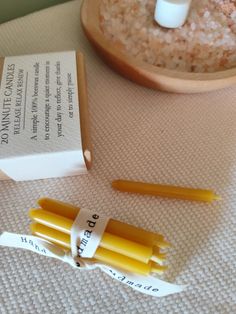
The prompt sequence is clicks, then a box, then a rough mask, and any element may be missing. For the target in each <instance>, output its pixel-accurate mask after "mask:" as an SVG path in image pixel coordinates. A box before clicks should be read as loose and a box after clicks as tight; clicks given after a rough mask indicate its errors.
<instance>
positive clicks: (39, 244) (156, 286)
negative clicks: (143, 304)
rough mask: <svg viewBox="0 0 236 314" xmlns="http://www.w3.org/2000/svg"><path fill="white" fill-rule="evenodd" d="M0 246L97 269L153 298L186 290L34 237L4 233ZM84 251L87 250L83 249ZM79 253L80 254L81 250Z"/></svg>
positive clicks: (0, 237) (77, 266)
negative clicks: (73, 253) (82, 255)
mask: <svg viewBox="0 0 236 314" xmlns="http://www.w3.org/2000/svg"><path fill="white" fill-rule="evenodd" d="M90 215H91V213H90ZM93 215H94V214H93ZM101 221H102V219H101ZM103 223H104V221H103V222H102V223H101V225H102V224H103ZM104 224H105V223H104ZM91 225H92V224H91ZM95 233H96V232H95ZM95 233H94V234H95ZM75 239H77V237H75ZM73 241H74V240H73ZM0 246H8V247H15V248H21V249H26V250H30V251H33V252H35V253H38V254H41V255H44V256H48V257H53V258H57V259H59V260H61V261H63V262H65V263H68V264H69V265H71V266H72V267H75V268H77V269H87V270H89V269H95V268H99V269H101V270H102V271H103V272H105V273H106V274H107V275H109V276H110V277H112V278H113V279H115V280H117V281H119V282H121V283H123V284H125V285H128V286H129V287H131V288H132V289H134V290H136V291H139V292H141V293H144V294H147V295H151V296H155V297H163V296H167V295H170V294H174V293H179V292H181V291H183V290H184V289H185V288H186V286H183V285H175V284H172V283H168V282H165V281H163V280H160V279H158V278H155V277H152V276H141V275H136V274H132V273H129V272H125V271H123V270H120V269H116V268H114V267H110V266H108V265H104V264H102V263H100V262H95V263H94V262H92V260H91V261H89V259H87V258H86V259H85V260H84V259H83V258H81V257H78V256H77V257H76V256H74V257H72V255H71V252H70V251H64V250H63V249H61V248H59V247H58V246H56V245H54V244H52V243H50V242H48V241H46V240H43V239H41V238H38V237H35V236H29V235H21V234H14V233H8V232H4V233H2V234H1V236H0ZM77 246H78V243H77V240H76V241H75V252H76V254H77V253H78V251H77ZM85 251H87V250H86V249H85ZM85 251H84V252H85ZM79 252H80V253H81V250H80V251H79ZM86 254H87V253H86Z"/></svg>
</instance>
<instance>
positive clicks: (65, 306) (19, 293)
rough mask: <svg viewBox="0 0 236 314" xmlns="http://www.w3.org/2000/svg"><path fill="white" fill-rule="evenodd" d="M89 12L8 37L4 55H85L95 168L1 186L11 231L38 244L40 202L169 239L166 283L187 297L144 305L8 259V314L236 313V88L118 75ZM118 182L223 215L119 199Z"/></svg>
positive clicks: (2, 30)
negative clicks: (164, 85) (138, 183)
mask: <svg viewBox="0 0 236 314" xmlns="http://www.w3.org/2000/svg"><path fill="white" fill-rule="evenodd" d="M79 8H80V1H72V2H69V3H66V4H63V5H60V6H56V7H53V8H50V9H46V10H44V11H41V12H38V13H35V14H32V15H29V16H26V17H23V18H21V19H17V20H15V21H11V22H9V23H6V24H2V25H1V26H0V55H19V54H25V53H27V54H28V53H37V52H47V51H60V50H70V49H77V48H80V49H81V50H82V51H83V52H84V53H85V55H86V65H87V73H88V89H89V91H88V92H89V106H90V115H91V131H92V142H93V147H94V166H93V169H92V170H91V171H90V172H89V173H88V174H87V175H82V176H79V177H70V178H61V179H49V180H40V181H34V182H22V183H16V182H10V181H9V182H1V183H0V217H1V218H0V219H1V231H9V232H16V233H29V223H30V220H29V218H28V217H27V210H28V209H29V208H30V207H32V206H35V205H36V204H35V201H36V199H37V198H39V197H41V196H49V197H53V198H58V199H60V200H64V201H67V202H70V203H73V204H76V205H79V206H81V207H83V208H88V209H95V210H97V211H100V212H102V213H103V214H106V215H110V216H112V217H114V218H116V219H120V220H124V221H126V222H129V223H132V224H135V225H137V226H140V227H143V228H146V229H148V230H152V231H155V232H161V233H163V234H164V235H165V236H166V237H167V238H168V240H169V241H170V242H172V243H173V246H174V248H173V249H172V250H171V251H170V253H169V264H170V267H169V271H168V272H167V273H166V275H165V276H164V279H165V280H168V281H170V282H175V283H179V284H189V288H188V289H187V290H186V291H185V292H183V293H180V294H176V295H171V296H168V297H164V298H161V299H158V298H154V297H150V296H145V295H143V294H140V293H138V292H135V291H134V290H132V289H131V288H129V287H127V286H125V285H123V284H120V283H118V282H116V281H114V280H113V279H111V278H110V277H108V276H107V275H106V274H104V273H102V272H101V271H100V270H93V271H79V270H78V271H76V270H74V269H72V268H71V267H70V266H69V265H66V264H63V263H62V262H60V261H57V260H54V259H50V258H46V257H43V256H39V255H37V254H34V253H31V252H28V251H22V250H19V249H18V250H17V249H10V248H2V247H1V248H0V274H1V279H0V280H1V285H0V312H1V313H2V314H6V313H14V314H15V313H29V314H31V313H44V314H46V313H48V314H49V313H50V314H52V313H213V314H215V313H230V314H231V313H235V312H236V293H235V290H236V282H235V272H236V271H235V268H236V267H235V266H236V258H235V257H236V256H235V252H236V250H235V249H236V241H235V207H236V86H235V87H232V88H229V89H225V90H222V91H217V92H212V93H206V94H197V95H175V94H168V93H161V92H158V91H154V90H149V89H146V88H143V87H140V86H138V85H135V84H134V83H131V82H129V81H127V80H126V79H124V78H123V77H121V76H119V75H117V74H116V73H114V72H113V71H112V70H111V69H109V68H108V67H107V66H106V65H105V64H104V63H103V62H102V61H101V60H100V59H99V58H98V57H97V55H96V54H95V53H94V51H93V50H92V48H91V46H90V44H89V42H88V41H87V39H86V38H85V36H84V34H83V32H82V30H81V26H80V19H79ZM117 178H126V179H133V180H143V181H148V182H159V183H164V184H173V185H174V184H175V185H183V186H191V187H196V188H197V187H200V188H211V189H213V190H214V191H215V192H216V193H218V194H220V195H221V196H222V197H223V200H222V201H216V202H214V203H212V204H203V203H196V202H187V201H177V200H167V199H161V198H155V197H148V196H138V195H130V194H124V193H119V192H116V191H113V190H112V189H111V186H110V185H111V181H112V180H113V179H117Z"/></svg>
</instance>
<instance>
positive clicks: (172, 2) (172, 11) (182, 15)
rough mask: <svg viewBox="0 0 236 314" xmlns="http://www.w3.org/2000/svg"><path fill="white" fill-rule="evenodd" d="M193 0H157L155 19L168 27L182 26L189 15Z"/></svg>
mask: <svg viewBox="0 0 236 314" xmlns="http://www.w3.org/2000/svg"><path fill="white" fill-rule="evenodd" d="M191 2H192V0H157V3H156V8H155V15H154V19H155V21H156V22H157V23H158V24H159V25H161V26H163V27H167V28H177V27H180V26H182V25H183V24H184V23H185V21H186V19H187V16H188V12H189V9H190V5H191Z"/></svg>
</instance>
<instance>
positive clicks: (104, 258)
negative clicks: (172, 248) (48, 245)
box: [30, 223, 167, 275]
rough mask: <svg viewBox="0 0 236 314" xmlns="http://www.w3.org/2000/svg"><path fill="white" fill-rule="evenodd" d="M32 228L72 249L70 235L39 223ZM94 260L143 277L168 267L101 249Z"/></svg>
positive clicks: (54, 241)
mask: <svg viewBox="0 0 236 314" xmlns="http://www.w3.org/2000/svg"><path fill="white" fill-rule="evenodd" d="M30 228H31V232H32V234H34V235H36V236H39V237H41V238H43V239H45V240H48V241H50V242H53V243H55V244H57V245H60V246H61V247H64V248H65V249H70V236H69V235H68V234H65V233H62V232H60V231H57V230H54V229H51V228H49V227H47V226H44V225H41V224H39V223H32V224H31V225H30ZM94 258H95V259H96V260H97V261H100V262H103V263H105V264H107V265H110V266H114V267H119V268H121V269H124V270H127V271H130V272H132V273H137V274H141V275H149V274H150V273H151V272H155V273H159V274H162V273H163V272H164V271H165V270H166V269H167V266H160V265H157V264H155V263H152V262H149V263H147V264H145V263H142V262H139V261H137V260H134V259H131V258H129V257H126V256H123V255H121V254H118V253H114V252H112V251H109V250H107V249H104V248H100V247H99V248H98V249H97V250H96V253H95V255H94Z"/></svg>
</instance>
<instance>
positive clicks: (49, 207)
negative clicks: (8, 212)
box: [37, 197, 170, 248]
mask: <svg viewBox="0 0 236 314" xmlns="http://www.w3.org/2000/svg"><path fill="white" fill-rule="evenodd" d="M37 203H38V204H39V205H40V206H41V207H42V208H43V209H44V210H46V211H49V212H51V213H54V214H57V215H59V216H62V217H65V218H68V219H71V220H75V218H76V216H77V215H78V213H79V210H80V209H79V207H76V206H73V205H71V204H68V203H64V202H61V201H58V200H54V199H51V198H47V197H44V198H40V199H39V200H38V201H37ZM106 232H108V233H111V234H114V235H117V236H120V237H122V238H125V239H127V240H130V241H135V242H138V243H140V244H143V245H147V246H155V245H156V246H158V247H160V248H167V247H170V244H169V243H168V242H166V241H165V240H164V237H163V236H162V235H161V234H156V233H154V232H149V231H146V230H144V229H141V228H138V227H135V226H133V225H130V224H127V223H124V222H121V221H119V220H114V219H110V220H109V222H108V224H107V227H106Z"/></svg>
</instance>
